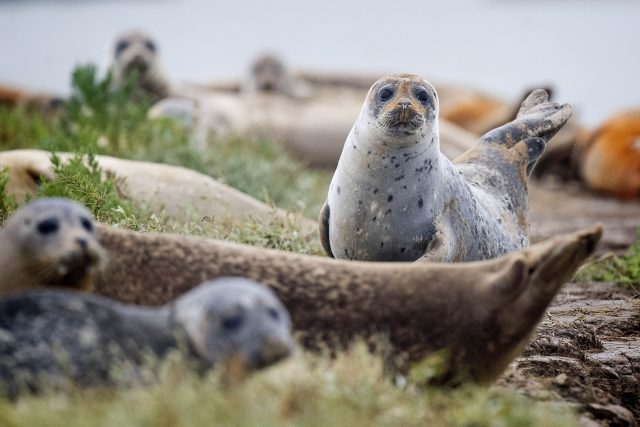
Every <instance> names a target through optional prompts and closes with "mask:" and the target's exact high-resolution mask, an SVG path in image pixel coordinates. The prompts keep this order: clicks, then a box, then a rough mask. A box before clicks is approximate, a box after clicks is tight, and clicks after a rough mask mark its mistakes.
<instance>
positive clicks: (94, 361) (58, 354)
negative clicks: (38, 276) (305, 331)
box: [0, 277, 293, 397]
mask: <svg viewBox="0 0 640 427" xmlns="http://www.w3.org/2000/svg"><path fill="white" fill-rule="evenodd" d="M0 336H1V337H2V339H0V387H1V388H2V391H4V393H6V394H7V395H8V396H9V397H15V396H17V395H19V394H21V393H24V392H39V391H44V390H48V389H62V388H63V387H64V386H65V385H67V384H73V385H76V386H80V387H90V386H98V385H134V384H138V383H144V382H146V381H147V380H148V378H146V377H145V375H146V374H147V373H148V372H149V371H145V369H146V370H148V369H151V371H150V372H151V373H153V372H154V370H153V368H154V364H153V362H157V361H160V360H162V358H163V357H165V356H166V355H167V354H168V353H169V352H170V351H179V352H180V353H181V354H182V355H183V356H185V358H186V360H188V361H190V362H193V363H194V365H193V366H194V367H195V368H196V369H197V370H198V371H200V370H202V371H204V370H206V369H207V368H209V367H211V366H213V365H215V364H222V365H224V366H225V367H226V366H234V367H235V366H237V364H238V363H240V364H241V366H242V367H243V368H244V369H246V370H248V371H250V370H252V369H256V368H261V367H265V366H268V365H270V364H272V363H274V362H276V361H278V360H280V359H282V358H284V357H286V356H287V355H289V353H290V352H291V351H292V346H293V341H292V338H291V322H290V319H289V314H288V312H287V311H286V309H285V308H284V307H283V305H282V304H281V303H280V301H279V300H278V299H277V298H276V296H275V294H274V293H273V292H272V291H271V290H269V289H268V288H266V287H264V286H262V285H260V284H259V283H257V282H254V281H252V280H248V279H243V278H238V277H235V278H231V277H225V278H219V279H217V280H214V281H211V282H205V283H203V284H201V285H199V286H197V287H195V288H194V289H192V290H191V291H189V292H187V293H186V294H184V295H182V296H181V297H179V298H178V299H176V300H175V301H173V302H170V303H168V304H166V305H163V306H160V307H140V306H133V305H125V304H122V303H119V302H116V301H114V300H111V299H108V298H105V297H101V296H97V295H91V294H86V293H80V292H75V291H68V290H58V291H54V290H32V291H30V292H26V293H23V294H20V295H15V296H11V297H8V298H5V299H3V300H0ZM155 366H157V364H156V365H155Z"/></svg>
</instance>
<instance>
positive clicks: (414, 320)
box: [96, 227, 601, 380]
mask: <svg viewBox="0 0 640 427" xmlns="http://www.w3.org/2000/svg"><path fill="white" fill-rule="evenodd" d="M600 234H601V228H600V227H595V228H593V229H590V230H585V231H582V232H579V233H576V234H573V235H567V236H563V237H558V238H555V239H552V240H550V241H547V242H545V243H542V244H539V245H534V246H532V247H531V248H529V249H526V250H523V251H520V252H515V253H513V254H511V255H508V256H506V257H503V258H499V259H496V260H491V261H485V262H479V263H467V264H457V265H452V264H440V263H428V264H422V263H414V264H397V263H370V262H366V263H365V262H353V261H339V260H333V259H330V258H324V257H314V256H304V255H298V254H293V253H287V252H281V251H274V250H267V249H260V248H254V247H249V246H243V245H237V244H231V243H226V242H219V241H209V240H204V239H197V238H193V237H185V236H172V235H166V234H140V233H135V232H125V231H118V230H115V229H112V228H107V227H102V228H101V229H100V236H101V237H100V240H101V242H102V244H103V246H104V247H105V248H106V249H107V251H108V252H109V255H110V257H111V264H110V266H109V267H108V268H107V269H106V270H105V273H104V275H103V276H102V277H101V279H100V280H99V282H98V284H97V287H96V291H97V292H99V293H102V294H105V295H108V296H111V297H114V298H116V299H119V300H122V301H127V302H136V303H144V304H161V303H164V302H166V301H168V300H170V299H171V298H174V297H175V296H177V295H180V294H181V293H183V292H186V291H187V290H188V289H190V288H191V287H192V286H193V285H194V284H196V283H199V282H201V281H202V280H205V279H211V278H214V277H219V276H227V275H242V276H245V277H248V278H251V279H254V280H257V281H259V282H261V283H264V284H265V285H267V286H269V287H271V288H272V289H273V290H274V291H275V292H276V294H277V295H278V297H279V298H280V299H281V300H282V302H283V303H284V305H285V306H286V307H287V309H288V310H289V312H290V313H291V317H292V322H293V327H294V332H296V333H297V335H298V337H299V338H300V340H301V342H302V343H303V344H304V345H305V346H307V347H309V348H316V349H317V348H321V347H323V346H325V345H329V346H332V345H335V344H337V343H343V344H345V343H348V342H350V341H351V340H352V339H354V338H356V337H365V338H368V337H372V336H377V335H378V334H380V333H382V334H386V335H387V337H388V340H389V342H390V346H391V349H390V350H391V353H392V354H393V355H394V356H396V357H394V360H396V361H402V360H413V361H415V360H420V359H421V358H423V357H425V356H426V355H428V354H429V353H430V352H431V351H434V350H438V349H442V348H447V349H448V350H449V351H450V353H451V356H452V370H451V372H456V373H457V372H461V371H463V372H467V371H468V372H469V373H470V374H471V375H473V377H474V378H476V379H478V380H491V379H493V378H495V376H497V375H498V374H499V373H500V372H501V371H502V369H503V368H504V367H505V366H506V364H507V363H508V362H509V360H511V357H513V356H514V355H515V354H517V353H518V352H519V351H520V349H521V346H522V345H523V343H524V342H526V338H527V337H528V335H529V334H530V333H531V331H532V330H533V328H534V327H535V325H536V323H537V322H538V320H539V318H540V316H541V315H542V314H543V313H544V310H545V308H546V307H547V305H548V304H549V303H550V301H551V299H552V298H553V296H554V295H555V293H556V292H557V291H558V289H559V288H560V286H561V285H562V284H563V283H564V282H565V281H566V280H568V279H569V278H570V277H571V275H572V274H573V272H574V271H575V270H576V268H577V267H578V266H579V265H580V264H581V263H582V261H583V260H584V259H585V258H586V257H587V256H588V255H589V254H590V253H591V252H592V250H593V248H594V246H595V244H596V242H597V241H598V240H599V237H600Z"/></svg>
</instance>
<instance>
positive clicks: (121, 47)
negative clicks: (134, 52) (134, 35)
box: [116, 40, 129, 56]
mask: <svg viewBox="0 0 640 427" xmlns="http://www.w3.org/2000/svg"><path fill="white" fill-rule="evenodd" d="M128 47H129V42H128V41H126V40H120V41H119V42H118V43H117V44H116V56H120V54H122V52H124V51H125V49H126V48H128Z"/></svg>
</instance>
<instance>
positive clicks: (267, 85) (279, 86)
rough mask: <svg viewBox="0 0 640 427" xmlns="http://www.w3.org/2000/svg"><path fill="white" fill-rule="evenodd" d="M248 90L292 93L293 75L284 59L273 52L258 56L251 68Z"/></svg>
mask: <svg viewBox="0 0 640 427" xmlns="http://www.w3.org/2000/svg"><path fill="white" fill-rule="evenodd" d="M246 90H247V91H248V92H270V93H282V94H287V95H288V94H290V93H291V77H290V76H289V72H288V70H287V67H286V66H285V63H284V61H283V60H282V59H281V58H280V57H279V56H277V55H275V54H273V53H265V54H263V55H260V56H259V57H258V58H256V60H255V61H253V63H252V64H251V67H250V69H249V75H248V81H247V85H246Z"/></svg>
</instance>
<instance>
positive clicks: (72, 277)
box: [0, 198, 105, 293]
mask: <svg viewBox="0 0 640 427" xmlns="http://www.w3.org/2000/svg"><path fill="white" fill-rule="evenodd" d="M104 258H105V256H104V252H103V250H102V248H101V246H100V243H99V242H98V240H97V237H96V231H95V227H94V224H93V220H92V218H91V214H90V213H89V212H88V211H87V210H86V209H85V208H84V206H82V205H80V204H78V203H76V202H73V201H71V200H66V199H58V198H49V199H39V200H35V201H33V202H31V203H28V204H27V205H25V206H23V207H21V208H20V209H19V210H18V211H17V212H16V213H15V214H14V215H13V216H12V217H11V218H9V219H8V220H7V222H6V224H5V226H4V228H3V229H2V230H1V231H0V293H6V292H10V291H13V290H17V289H25V288H31V287H36V286H61V287H69V288H76V289H82V290H88V289H91V288H92V286H93V279H94V276H95V274H96V273H97V271H98V270H99V269H100V268H101V266H102V264H103V263H104Z"/></svg>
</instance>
